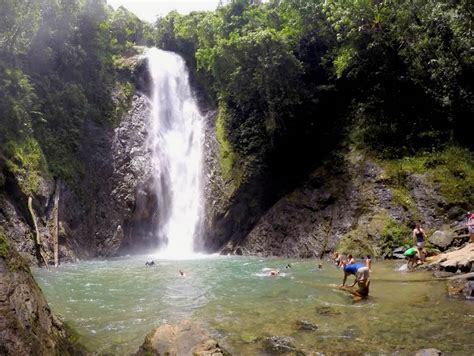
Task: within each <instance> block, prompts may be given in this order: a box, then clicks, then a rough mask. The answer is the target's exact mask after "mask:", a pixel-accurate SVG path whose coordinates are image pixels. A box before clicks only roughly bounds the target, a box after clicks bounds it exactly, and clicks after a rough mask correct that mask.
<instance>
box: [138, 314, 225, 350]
mask: <svg viewBox="0 0 474 356" xmlns="http://www.w3.org/2000/svg"><path fill="white" fill-rule="evenodd" d="M136 355H140V356H144V355H183V356H186V355H200V356H211V355H212V356H225V355H229V353H228V352H227V351H225V350H224V349H222V348H221V347H220V346H219V344H218V343H217V341H216V340H214V339H213V338H211V336H210V334H209V332H208V331H207V330H205V329H203V328H202V327H201V326H199V325H198V324H196V323H193V322H191V321H189V320H187V321H183V322H181V323H179V324H178V325H168V324H165V325H161V326H160V327H158V328H156V329H154V330H152V331H151V332H150V333H149V334H148V335H147V336H146V338H145V341H144V343H143V345H142V346H141V347H140V349H139V350H138V352H137V353H136Z"/></svg>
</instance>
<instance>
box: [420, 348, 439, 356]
mask: <svg viewBox="0 0 474 356" xmlns="http://www.w3.org/2000/svg"><path fill="white" fill-rule="evenodd" d="M442 354H443V353H442V352H441V351H440V350H438V349H421V350H418V351H416V352H415V356H439V355H442Z"/></svg>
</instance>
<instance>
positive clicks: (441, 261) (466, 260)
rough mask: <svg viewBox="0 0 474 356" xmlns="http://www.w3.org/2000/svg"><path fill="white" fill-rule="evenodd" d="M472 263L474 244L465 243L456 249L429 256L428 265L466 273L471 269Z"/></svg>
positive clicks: (473, 260)
mask: <svg viewBox="0 0 474 356" xmlns="http://www.w3.org/2000/svg"><path fill="white" fill-rule="evenodd" d="M473 264H474V244H467V245H466V246H464V247H463V248H460V249H458V250H456V251H451V252H447V253H442V254H440V255H438V256H435V257H433V258H430V262H429V264H428V267H429V268H432V269H439V270H443V271H447V272H453V273H454V272H457V271H459V272H463V273H467V272H470V271H471V268H472V265H473Z"/></svg>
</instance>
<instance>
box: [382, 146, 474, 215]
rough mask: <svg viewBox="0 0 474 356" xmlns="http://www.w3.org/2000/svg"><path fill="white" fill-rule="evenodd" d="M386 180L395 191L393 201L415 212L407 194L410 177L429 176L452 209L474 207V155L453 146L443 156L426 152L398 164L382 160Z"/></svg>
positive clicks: (401, 160)
mask: <svg viewBox="0 0 474 356" xmlns="http://www.w3.org/2000/svg"><path fill="white" fill-rule="evenodd" d="M379 164H380V165H381V166H382V167H383V168H384V171H385V176H386V180H387V182H388V183H389V185H390V186H391V187H392V188H394V192H395V194H394V201H395V202H397V203H399V204H400V205H401V206H402V207H404V208H407V209H410V210H411V209H413V204H412V201H411V200H412V199H410V197H409V192H408V191H407V179H408V177H409V175H410V174H426V176H427V178H428V179H429V180H430V181H431V182H432V183H433V184H434V185H435V186H436V187H437V191H438V192H439V194H441V195H442V197H443V198H444V199H445V200H446V202H447V203H448V205H450V206H459V207H461V208H463V209H470V207H472V206H473V205H474V194H472V192H473V191H474V162H473V159H472V153H471V152H470V151H469V150H467V149H464V148H460V147H456V146H452V147H447V148H445V149H444V150H443V151H440V152H425V153H420V154H418V155H416V156H412V157H404V158H401V159H397V160H381V161H379Z"/></svg>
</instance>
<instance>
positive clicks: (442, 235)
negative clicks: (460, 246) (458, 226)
mask: <svg viewBox="0 0 474 356" xmlns="http://www.w3.org/2000/svg"><path fill="white" fill-rule="evenodd" d="M428 240H429V241H430V242H431V243H432V244H433V245H435V246H436V247H439V248H440V249H441V250H442V251H444V250H446V249H447V248H448V247H449V246H451V244H452V243H453V240H454V236H453V234H452V233H450V232H447V231H439V230H438V231H435V232H434V233H433V235H431V236H430V237H429V238H428Z"/></svg>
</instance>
